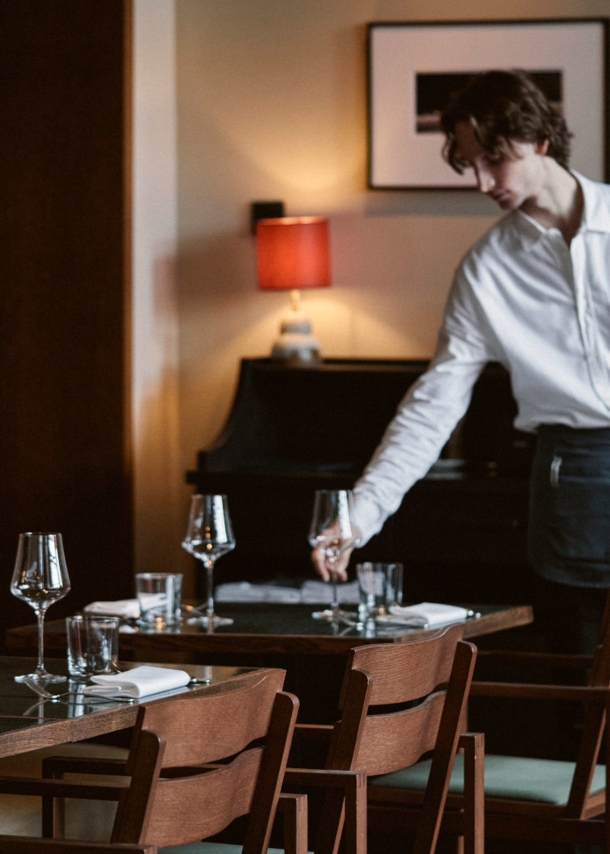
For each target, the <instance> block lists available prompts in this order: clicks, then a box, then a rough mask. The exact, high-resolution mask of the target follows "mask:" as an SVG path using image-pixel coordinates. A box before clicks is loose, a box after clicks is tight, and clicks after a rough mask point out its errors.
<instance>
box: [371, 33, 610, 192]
mask: <svg viewBox="0 0 610 854" xmlns="http://www.w3.org/2000/svg"><path fill="white" fill-rule="evenodd" d="M607 46H608V19H607V18H599V19H597V18H596V19H591V18H581V19H576V20H573V19H562V20H544V21H542V20H531V21H480V22H479V21H476V22H472V21H468V22H434V23H432V22H430V23H409V24H406V23H383V22H381V23H372V24H369V25H368V45H367V47H368V115H369V129H368V158H369V163H368V185H369V187H370V188H372V189H395V190H398V189H447V188H450V189H460V188H472V187H474V186H475V181H474V177H473V176H472V174H470V175H469V174H465V175H458V174H457V172H454V171H453V169H452V168H451V167H450V166H449V165H448V164H447V163H446V162H445V161H444V160H443V158H442V156H441V151H442V147H443V142H444V135H443V133H442V131H441V129H440V122H439V116H440V111H441V110H442V109H443V107H444V106H445V104H446V103H447V100H448V98H449V96H450V95H451V93H452V92H453V91H455V90H456V89H457V88H461V87H462V86H463V85H464V84H465V83H466V82H467V81H468V79H469V78H470V77H471V76H472V75H474V74H477V73H479V72H481V71H488V70H490V69H494V68H505V69H511V68H520V69H523V70H525V71H527V72H529V73H530V74H531V75H532V76H533V77H534V79H535V80H536V82H537V83H538V85H539V86H540V88H541V89H542V90H543V91H544V92H545V94H547V96H548V97H549V98H550V99H551V100H552V101H553V102H555V103H556V104H557V105H558V108H559V109H561V110H562V112H563V115H564V117H565V119H566V122H567V125H568V128H569V129H570V131H571V132H572V134H573V138H572V157H571V163H570V165H571V166H572V167H573V168H574V169H576V170H577V171H578V172H581V173H582V174H583V175H586V176H587V177H588V178H592V179H593V180H597V181H605V180H608V140H607V136H608V123H607V74H608V68H607V61H608V51H607Z"/></svg>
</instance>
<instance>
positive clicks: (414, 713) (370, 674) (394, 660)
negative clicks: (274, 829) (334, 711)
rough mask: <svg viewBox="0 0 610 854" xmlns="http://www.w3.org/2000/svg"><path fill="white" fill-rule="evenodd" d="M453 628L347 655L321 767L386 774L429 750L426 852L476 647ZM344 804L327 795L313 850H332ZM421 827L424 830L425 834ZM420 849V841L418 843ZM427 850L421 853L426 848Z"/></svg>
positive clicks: (446, 781)
mask: <svg viewBox="0 0 610 854" xmlns="http://www.w3.org/2000/svg"><path fill="white" fill-rule="evenodd" d="M462 634H463V625H461V624H457V625H454V626H450V627H449V628H447V629H445V630H442V631H439V632H437V633H436V634H435V635H433V636H432V637H430V638H427V639H424V640H419V641H413V642H406V643H400V644H373V645H370V646H360V647H357V648H356V649H353V650H351V652H350V654H349V658H348V662H347V668H346V672H345V677H344V680H343V686H342V691H341V698H340V708H341V713H342V714H341V720H340V721H339V722H338V723H337V724H335V727H334V730H333V735H332V740H331V746H330V750H329V756H328V763H327V768H329V769H331V768H332V769H342V770H353V771H355V770H365V771H366V772H367V775H369V776H372V775H378V774H386V773H391V772H393V771H397V770H399V769H400V768H406V767H408V766H410V765H413V764H414V763H415V762H417V761H418V760H419V759H420V758H421V757H422V756H423V754H424V753H428V752H429V751H433V759H432V768H431V771H430V778H429V782H428V786H427V789H426V793H425V796H424V804H423V807H422V822H420V828H421V829H422V833H424V832H425V833H427V834H429V835H430V844H429V846H428V847H429V849H430V850H432V849H433V846H434V844H435V842H436V838H437V836H438V830H439V827H440V822H441V818H442V811H443V808H444V805H445V801H446V795H447V788H448V786H449V779H450V777H451V770H452V768H453V761H454V758H455V754H456V751H457V747H458V740H459V736H460V732H461V729H462V723H463V721H464V720H465V713H466V703H467V699H468V691H469V688H470V683H471V681H472V674H473V670H474V663H475V659H476V653H477V651H476V647H475V646H474V645H473V644H470V643H466V642H465V641H463V640H462ZM342 806H343V804H342V802H341V800H340V798H339V797H335V796H332V795H331V796H328V797H327V799H326V802H325V805H324V811H323V817H322V828H321V835H320V838H319V844H318V845H317V846H316V851H318V850H319V851H333V850H335V849H336V844H337V838H335V839H334V840H333V839H331V834H332V832H333V831H332V829H333V828H337V831H336V832H337V836H338V833H340V829H341V824H342V818H341V815H340V812H341V809H342ZM424 827H425V828H426V830H424V829H423V828H424ZM419 844H421V841H420V843H419ZM424 848H425V846H424Z"/></svg>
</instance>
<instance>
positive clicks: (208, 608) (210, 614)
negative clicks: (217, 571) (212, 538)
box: [205, 560, 214, 622]
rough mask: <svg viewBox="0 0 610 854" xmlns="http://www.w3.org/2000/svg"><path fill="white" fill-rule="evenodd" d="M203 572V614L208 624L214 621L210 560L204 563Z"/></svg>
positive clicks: (212, 580)
mask: <svg viewBox="0 0 610 854" xmlns="http://www.w3.org/2000/svg"><path fill="white" fill-rule="evenodd" d="M205 570H206V584H207V590H206V592H207V596H206V605H205V613H206V616H207V618H208V622H210V621H213V620H214V562H213V561H211V560H210V561H206V564H205Z"/></svg>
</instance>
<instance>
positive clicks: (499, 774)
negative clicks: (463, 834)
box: [369, 754, 606, 806]
mask: <svg viewBox="0 0 610 854" xmlns="http://www.w3.org/2000/svg"><path fill="white" fill-rule="evenodd" d="M430 764H431V763H430V760H424V761H422V762H418V763H417V764H416V765H412V766H411V767H410V768H402V769H401V770H400V771H394V772H393V773H392V774H383V775H381V776H379V777H374V778H369V785H370V786H372V787H373V788H376V787H379V788H381V787H384V788H396V789H415V790H416V791H423V790H424V789H425V788H426V784H427V782H428V774H429V773H430ZM573 777H574V763H573V762H562V761H559V760H555V759H531V758H526V757H520V756H493V755H489V754H488V755H486V756H485V797H487V798H512V799H516V800H526V801H536V802H540V803H546V804H554V805H558V806H559V805H561V804H565V803H566V802H567V800H568V796H569V794H570V787H571V785H572V779H573ZM463 784H464V766H463V757H462V756H460V755H458V756H456V758H455V764H454V766H453V774H452V775H451V782H450V784H449V791H450V792H452V793H456V794H458V793H461V792H462V791H463ZM605 785H606V768H605V766H604V765H597V766H596V768H595V773H594V775H593V782H592V785H591V791H592V792H594V791H596V790H597V789H603V788H604V786H605Z"/></svg>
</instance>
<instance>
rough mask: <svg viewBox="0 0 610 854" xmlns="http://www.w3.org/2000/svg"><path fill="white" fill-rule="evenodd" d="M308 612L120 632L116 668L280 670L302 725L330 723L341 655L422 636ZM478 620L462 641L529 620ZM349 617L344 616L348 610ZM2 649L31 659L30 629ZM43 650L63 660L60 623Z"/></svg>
mask: <svg viewBox="0 0 610 854" xmlns="http://www.w3.org/2000/svg"><path fill="white" fill-rule="evenodd" d="M316 607H317V606H315V605H292V604H291V605H285V604H277V603H263V602H255V603H228V602H222V603H218V605H217V610H218V612H219V613H220V614H221V615H222V616H226V617H232V618H233V619H234V623H233V625H232V626H226V627H221V628H219V629H217V630H216V631H214V633H213V634H208V633H207V632H206V631H205V630H204V629H203V628H202V627H200V626H193V625H189V624H188V623H187V622H184V623H183V624H182V625H181V626H180V627H178V628H176V629H171V630H169V629H168V630H164V631H160V632H159V631H154V630H151V629H142V628H139V627H137V626H135V627H134V626H124V627H123V629H124V630H123V631H122V632H121V635H120V641H119V655H120V657H121V659H124V660H132V659H138V660H140V661H141V660H143V659H147V660H154V661H157V662H166V663H182V662H189V663H192V664H207V665H233V666H235V665H239V666H250V667H281V668H283V669H285V670H286V671H287V678H286V690H289V691H293V692H294V693H295V694H296V695H297V696H298V697H299V699H300V700H301V712H300V715H299V719H300V720H301V721H305V722H308V723H328V722H329V721H330V720H334V718H335V712H336V708H337V699H338V696H339V688H340V685H341V679H342V676H343V669H344V666H345V658H346V654H347V652H348V650H349V649H351V648H352V647H354V646H358V645H360V644H370V643H399V642H402V641H405V640H411V639H414V638H419V637H424V636H425V635H426V634H430V631H434V630H423V629H412V628H407V627H405V626H393V627H392V628H386V627H384V629H383V630H382V631H379V632H378V633H377V634H372V635H371V634H368V633H367V632H366V631H361V630H357V629H355V628H352V629H350V628H349V627H348V628H345V629H340V630H339V632H338V633H337V632H336V631H334V630H333V627H332V625H330V624H329V623H325V622H323V621H320V620H314V619H312V616H311V614H312V612H313V611H314V610H316ZM467 607H468V608H470V609H472V610H473V611H475V612H477V613H480V614H481V616H480V617H479V618H478V619H469V620H467V621H466V624H465V627H464V636H465V637H467V638H474V639H476V638H477V637H480V636H482V635H488V634H492V633H496V632H500V631H503V630H506V629H512V628H516V627H518V626H524V625H528V624H529V623H531V622H532V620H533V611H532V608H531V606H529V605H514V606H511V605H472V604H468V605H467ZM348 610H349V609H348ZM6 641H7V649H8V651H9V652H11V653H14V654H18V655H25V654H28V655H32V654H33V653H34V651H35V648H36V627H35V626H23V627H19V628H15V629H11V630H10V631H9V632H8V633H7V639H6ZM45 648H46V649H47V650H48V651H49V654H53V655H64V654H65V648H66V639H65V627H64V623H63V621H60V620H57V621H55V622H49V623H48V624H47V625H46V627H45Z"/></svg>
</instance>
